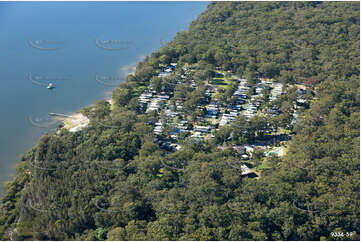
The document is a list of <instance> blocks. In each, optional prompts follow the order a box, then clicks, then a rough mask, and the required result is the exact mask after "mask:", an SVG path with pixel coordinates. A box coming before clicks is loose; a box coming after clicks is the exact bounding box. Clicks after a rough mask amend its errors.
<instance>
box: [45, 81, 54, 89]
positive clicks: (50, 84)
mask: <svg viewBox="0 0 361 242" xmlns="http://www.w3.org/2000/svg"><path fill="white" fill-rule="evenodd" d="M47 88H48V89H53V88H55V86H54V85H53V83H51V82H50V83H49V85H48V86H47Z"/></svg>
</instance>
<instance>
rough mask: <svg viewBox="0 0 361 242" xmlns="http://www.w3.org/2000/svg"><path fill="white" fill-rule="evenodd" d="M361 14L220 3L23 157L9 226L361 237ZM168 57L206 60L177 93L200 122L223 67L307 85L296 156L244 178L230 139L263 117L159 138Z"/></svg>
mask: <svg viewBox="0 0 361 242" xmlns="http://www.w3.org/2000/svg"><path fill="white" fill-rule="evenodd" d="M359 19H360V9H359V3H358V2H212V3H211V4H209V6H208V8H207V10H206V11H205V12H204V13H202V14H201V15H200V16H199V17H198V19H197V20H195V21H194V22H192V24H191V25H190V27H189V29H188V31H186V32H179V33H178V34H177V35H176V37H175V38H174V39H173V40H172V41H170V42H169V43H167V44H166V45H165V46H164V47H162V48H160V49H159V50H158V51H156V52H154V53H152V54H151V55H150V56H149V57H147V58H146V59H145V60H144V61H142V62H141V63H139V64H138V66H137V68H136V72H135V73H134V74H132V75H129V76H127V78H126V81H125V82H124V83H123V84H122V85H121V86H120V87H119V88H116V89H114V91H113V100H114V101H115V105H113V106H111V105H110V104H109V103H108V102H106V101H104V100H103V101H98V102H97V103H96V104H95V105H93V106H91V107H86V108H84V109H83V110H82V112H83V113H84V114H85V115H86V116H87V117H89V118H90V120H91V121H90V122H91V123H90V125H89V126H88V127H86V128H84V129H83V130H81V131H79V132H73V133H72V132H69V131H68V130H66V129H60V128H59V130H58V132H57V133H56V134H55V135H45V136H42V137H41V138H40V140H39V142H38V144H37V145H36V146H35V147H33V148H32V149H31V150H30V151H28V152H27V153H26V154H25V155H24V156H23V157H22V158H21V161H20V163H19V165H18V168H17V172H18V173H17V176H16V177H15V178H14V180H13V181H11V182H9V183H8V184H7V190H6V193H5V194H4V196H3V197H2V198H1V202H2V203H1V204H0V237H1V238H2V239H3V240H8V239H13V240H34V239H36V240H49V239H51V240H359V231H360V200H359V197H360V193H359V191H360V170H359V164H360V160H359V157H360V143H359V138H360V129H359V123H360V113H359V109H360V103H359V99H360V96H359V95H360V86H359V80H360V76H359V70H360V63H359V61H360V56H359V53H360V48H359V46H360V23H359ZM170 63H177V67H176V68H177V70H179V71H182V70H181V67H182V66H193V67H195V68H197V70H198V72H197V73H196V74H195V75H194V80H195V82H196V84H197V85H198V86H199V88H197V89H196V90H195V91H192V90H188V89H187V87H186V86H177V87H175V90H174V97H175V98H178V99H185V100H186V101H185V102H184V105H183V106H184V107H183V108H184V109H185V110H186V112H187V114H189V116H190V117H193V116H194V118H195V119H196V117H197V115H198V114H197V113H195V112H194V110H195V108H196V107H197V105H198V104H199V103H201V102H202V101H203V100H202V97H203V95H204V92H205V88H204V87H203V86H204V83H205V82H206V81H207V80H210V79H211V78H212V77H214V75H215V74H214V70H225V71H229V72H230V73H234V74H235V75H238V76H240V77H244V78H245V79H247V80H248V81H249V82H250V83H254V84H256V83H258V82H259V79H263V78H265V79H274V80H277V81H279V82H281V83H282V84H283V85H284V86H286V87H287V86H290V85H304V86H306V87H307V90H309V93H311V94H310V96H309V100H310V105H309V107H307V108H305V109H304V111H303V114H302V117H301V118H300V120H299V121H298V122H297V124H296V125H295V126H292V127H290V126H287V125H284V128H285V129H289V132H290V133H292V139H291V140H290V141H288V143H287V152H286V154H285V155H284V156H282V157H281V158H279V157H276V156H270V157H268V158H267V168H266V169H263V170H262V173H261V176H260V177H259V178H258V179H254V178H250V177H242V176H240V174H239V171H238V170H237V169H234V166H233V165H230V164H233V163H230V160H231V159H233V158H234V157H235V156H236V155H235V151H234V150H233V149H231V148H225V149H219V146H220V145H222V144H223V145H226V144H227V142H234V143H242V144H243V143H245V142H250V140H254V139H255V138H257V137H259V136H262V135H263V134H262V133H261V132H260V130H259V128H258V127H260V125H261V123H260V121H257V120H256V121H252V122H255V123H254V125H253V123H252V122H251V123H250V124H247V123H246V122H245V121H242V120H241V119H240V120H238V121H237V122H239V123H236V125H234V126H232V125H231V126H226V127H225V128H224V129H221V131H222V132H220V133H218V134H215V139H214V140H210V141H207V142H200V143H199V142H198V143H197V142H191V141H190V140H189V139H184V142H183V143H182V145H183V146H182V149H181V150H178V151H175V152H169V151H166V150H164V149H161V148H160V147H159V145H158V144H156V143H155V142H154V134H153V132H152V131H153V126H152V124H154V122H156V120H157V114H156V113H154V112H150V113H144V112H141V111H140V110H139V108H138V107H139V105H138V101H137V100H138V96H139V95H140V93H141V92H142V91H143V90H144V89H145V88H146V87H147V86H149V85H152V86H153V87H154V88H155V89H157V88H159V89H160V90H163V89H164V88H165V89H167V88H170V89H171V88H174V83H173V82H172V80H171V79H169V80H167V79H161V78H157V77H156V76H157V75H158V74H159V72H160V67H161V66H166V65H169V64H170ZM163 86H165V87H163ZM162 88H163V89H162ZM230 88H232V86H231V87H230ZM227 91H228V89H227V90H225V94H224V100H226V101H227V100H228V99H227V98H228V97H227ZM289 93H291V92H289ZM220 95H221V96H222V94H220ZM290 95H291V94H288V95H285V96H284V97H282V98H280V99H278V102H279V106H280V109H281V110H282V111H283V112H284V114H283V116H281V118H279V119H277V120H276V121H275V122H276V123H280V124H282V122H283V119H287V117H288V116H287V108H288V107H289V106H290V105H291V106H292V103H290V102H289V99H291V97H290ZM228 101H232V100H228ZM282 118H283V119H282ZM257 122H258V123H257ZM246 125H249V126H247V127H246ZM252 125H253V126H252ZM251 131H252V132H253V133H252V135H248V136H245V135H244V132H248V133H247V134H250V132H251ZM256 153H257V152H256ZM256 153H255V155H254V156H253V158H252V159H253V160H254V162H258V160H257V159H260V158H257V157H258V156H257V155H256ZM110 161H112V162H110ZM341 233H343V235H342V236H341Z"/></svg>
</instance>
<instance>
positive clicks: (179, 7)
mask: <svg viewBox="0 0 361 242" xmlns="http://www.w3.org/2000/svg"><path fill="white" fill-rule="evenodd" d="M207 4H208V3H207V2H190V3H185V2H133V3H130V2H103V3H100V2H85V3H84V2H83V3H78V2H72V3H46V2H43V3H40V2H37V3H32V2H27V3H17V2H13V3H4V2H2V3H0V71H1V72H0V73H1V75H0V83H1V86H0V114H1V116H0V117H1V118H0V182H1V184H2V183H3V182H4V181H8V180H10V179H11V178H12V177H14V175H15V167H16V164H17V163H18V160H19V159H18V157H19V155H20V154H22V153H25V152H26V151H27V150H28V149H29V148H30V147H31V146H33V145H34V144H35V143H36V142H37V140H38V138H39V137H40V135H41V134H42V133H44V132H45V131H47V129H48V128H39V127H37V126H36V125H34V123H35V124H38V125H41V126H45V127H48V123H47V122H46V123H44V122H40V121H39V119H41V118H46V117H47V113H49V112H58V113H72V112H75V111H78V110H79V109H80V108H82V107H84V106H87V105H90V104H92V103H94V102H95V101H96V100H99V99H103V98H107V97H109V96H110V92H111V89H112V88H111V87H109V86H104V85H100V84H99V83H97V82H96V81H95V75H96V74H98V76H106V77H109V76H112V77H113V78H120V77H123V76H124V75H125V74H126V73H128V72H131V71H132V67H134V66H135V64H136V63H137V62H139V60H141V58H142V57H144V56H146V55H149V54H150V53H152V52H153V51H155V50H157V49H158V48H159V47H160V46H161V44H162V43H163V42H164V41H166V40H170V39H172V38H173V37H174V36H175V34H176V32H178V31H181V30H186V29H187V27H188V25H189V24H190V23H191V22H192V21H193V20H194V19H195V18H196V17H197V16H198V15H199V14H200V13H201V12H203V11H204V10H205V9H206V7H207ZM96 41H97V44H98V46H97V45H96ZM109 49H111V50H109ZM29 75H30V77H29ZM49 80H52V82H53V83H54V84H55V86H56V88H55V89H53V90H48V89H47V88H46V85H47V83H48V82H49ZM117 82H118V83H120V82H121V81H120V80H119V81H114V82H112V83H111V84H117ZM29 120H31V122H30V121H29ZM1 186H2V185H1ZM2 191H3V188H2V187H1V189H0V194H1V192H2Z"/></svg>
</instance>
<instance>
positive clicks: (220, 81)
mask: <svg viewBox="0 0 361 242" xmlns="http://www.w3.org/2000/svg"><path fill="white" fill-rule="evenodd" d="M209 83H210V84H212V85H216V86H227V85H228V83H227V81H226V80H225V78H213V79H212V80H210V81H209Z"/></svg>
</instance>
